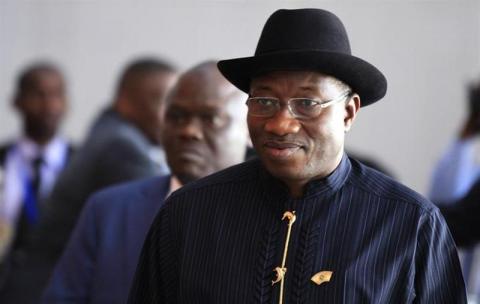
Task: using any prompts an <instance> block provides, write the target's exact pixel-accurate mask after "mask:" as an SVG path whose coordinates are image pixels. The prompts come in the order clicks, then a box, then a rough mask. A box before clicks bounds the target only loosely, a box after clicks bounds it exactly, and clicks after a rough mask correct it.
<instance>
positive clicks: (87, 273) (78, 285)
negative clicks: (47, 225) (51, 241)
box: [42, 196, 97, 304]
mask: <svg viewBox="0 0 480 304" xmlns="http://www.w3.org/2000/svg"><path fill="white" fill-rule="evenodd" d="M96 202H97V201H96V197H95V196H93V197H92V199H90V200H89V201H88V202H87V204H86V206H85V208H84V210H83V211H82V214H81V216H80V218H79V221H78V223H77V225H76V227H75V229H74V231H73V234H72V237H71V239H70V241H69V243H68V245H67V247H66V249H65V251H64V253H63V255H62V257H61V258H60V260H59V261H58V263H57V265H56V267H55V270H54V272H53V274H52V277H51V279H50V282H49V284H48V286H47V288H46V290H45V292H44V295H43V298H42V303H49V304H50V303H51V304H54V303H66V302H69V303H70V302H72V303H87V302H88V300H89V297H90V293H91V286H92V281H93V273H94V264H95V260H96V256H97V247H96V235H97V223H96V220H95V217H96V212H95V206H96Z"/></svg>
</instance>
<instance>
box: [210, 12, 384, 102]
mask: <svg viewBox="0 0 480 304" xmlns="http://www.w3.org/2000/svg"><path fill="white" fill-rule="evenodd" d="M218 68H219V69H220V71H221V72H222V74H223V75H224V76H225V77H226V78H227V79H228V80H229V81H230V82H231V83H233V84H234V85H235V86H236V87H238V88H239V89H240V90H242V91H244V92H246V93H248V91H249V89H250V81H251V79H252V78H253V77H255V76H258V75H262V74H265V73H268V72H272V71H280V70H297V71H298V70H306V71H318V72H321V73H324V74H327V75H331V76H333V77H335V78H337V79H339V80H341V81H343V82H344V83H346V84H348V85H349V86H350V87H351V88H352V89H353V91H354V92H356V93H358V94H359V95H360V98H361V100H362V106H366V105H369V104H372V103H374V102H375V101H377V100H379V99H381V98H382V97H383V96H385V93H386V91H387V80H386V78H385V76H383V74H382V73H381V72H380V71H379V70H378V69H377V68H376V67H374V66H373V65H371V64H370V63H368V62H366V61H365V60H362V59H360V58H358V57H355V56H352V53H351V50H350V43H349V41H348V36H347V32H346V30H345V27H344V26H343V24H342V22H341V21H340V19H339V18H338V17H337V16H335V15H334V14H332V13H330V12H328V11H325V10H321V9H296V10H286V9H281V10H278V11H276V12H275V13H273V14H272V15H271V16H270V18H268V20H267V23H266V24H265V26H264V27H263V31H262V34H261V36H260V39H259V41H258V44H257V49H256V51H255V55H254V56H252V57H244V58H236V59H230V60H222V61H219V62H218Z"/></svg>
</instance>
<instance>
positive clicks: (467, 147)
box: [429, 140, 480, 203]
mask: <svg viewBox="0 0 480 304" xmlns="http://www.w3.org/2000/svg"><path fill="white" fill-rule="evenodd" d="M479 171H480V169H479V167H478V166H477V164H476V163H475V161H474V146H473V141H472V140H463V141H461V140H457V141H455V142H453V143H452V144H451V145H450V146H449V148H448V149H447V151H445V153H444V154H443V156H442V158H441V159H440V160H439V162H438V163H437V165H436V167H435V169H434V171H433V175H432V184H431V186H430V191H429V197H430V199H432V200H433V201H435V202H444V203H447V202H451V201H455V200H457V199H458V198H460V197H462V196H463V195H465V194H466V193H467V191H468V190H469V189H470V187H471V186H472V184H473V182H474V181H475V180H476V178H477V177H478V174H479Z"/></svg>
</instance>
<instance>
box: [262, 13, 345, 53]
mask: <svg viewBox="0 0 480 304" xmlns="http://www.w3.org/2000/svg"><path fill="white" fill-rule="evenodd" d="M295 50H299V51H300V50H321V51H327V52H334V53H344V54H348V55H351V50H350V43H349V41H348V36H347V32H346V30H345V27H344V26H343V23H342V22H341V21H340V19H339V18H338V17H337V16H335V15H334V14H332V13H330V12H328V11H325V10H321V9H311V8H310V9H308V8H307V9H295V10H287V9H281V10H277V11H276V12H275V13H273V14H272V15H271V16H270V18H268V20H267V22H266V23H265V26H264V27H263V31H262V34H261V36H260V39H259V41H258V44H257V49H256V51H255V55H262V54H268V53H276V52H282V51H295Z"/></svg>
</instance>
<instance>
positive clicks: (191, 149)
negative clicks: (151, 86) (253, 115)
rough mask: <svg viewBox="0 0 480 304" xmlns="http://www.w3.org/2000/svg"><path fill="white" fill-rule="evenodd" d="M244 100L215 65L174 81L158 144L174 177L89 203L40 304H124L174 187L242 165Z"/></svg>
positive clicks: (114, 189)
mask: <svg viewBox="0 0 480 304" xmlns="http://www.w3.org/2000/svg"><path fill="white" fill-rule="evenodd" d="M244 99H245V94H243V93H242V92H241V91H240V90H238V89H237V88H235V87H234V86H233V85H231V84H230V83H229V82H228V81H227V80H226V79H225V78H224V77H223V76H222V75H221V74H220V72H219V71H218V69H217V66H216V63H215V62H213V61H210V62H205V63H202V64H200V65H198V66H196V67H194V68H192V69H191V70H189V71H187V72H186V73H185V74H183V76H182V77H181V78H180V80H179V82H178V83H177V84H176V86H175V87H174V89H173V90H172V93H171V94H170V95H169V98H168V108H167V112H166V119H165V126H164V129H163V131H164V144H165V149H166V152H167V160H168V163H169V165H170V168H171V171H172V175H166V176H160V177H154V178H149V179H146V180H141V181H135V182H130V183H126V184H122V185H119V186H114V187H112V188H109V189H106V190H103V191H101V192H99V193H97V194H95V195H93V196H92V197H91V199H90V200H89V202H88V203H87V204H86V207H85V208H84V210H83V212H82V216H81V217H80V219H79V222H78V224H77V226H76V228H75V230H74V232H73V234H72V238H71V240H70V242H69V245H68V246H67V248H66V250H65V252H64V254H63V256H62V258H61V259H60V261H59V263H58V264H57V267H56V269H55V271H54V273H53V277H52V279H51V281H50V285H49V287H48V288H47V290H46V293H45V296H44V299H43V301H44V303H66V302H68V301H71V302H74V303H99V304H101V303H125V302H126V301H127V295H128V291H129V289H130V284H131V281H132V279H133V275H134V271H135V268H136V265H137V260H138V256H139V254H140V250H141V247H142V244H143V241H144V239H145V235H146V234H147V231H148V228H149V227H150V223H151V222H152V220H153V217H154V216H155V214H156V212H157V211H158V209H159V208H160V207H161V206H162V204H163V200H164V199H165V197H166V196H167V195H168V193H170V192H172V191H174V190H175V189H176V188H178V187H179V186H180V185H182V184H185V183H188V182H190V181H194V180H197V179H199V178H202V177H204V176H207V175H209V174H211V173H214V172H216V171H218V170H221V169H225V168H226V167H229V166H232V165H235V164H237V163H239V162H242V161H243V159H244V158H245V152H246V148H247V143H248V141H249V137H248V130H247V126H246V122H245V116H246V107H245V105H244V104H243V102H241V101H242V100H244Z"/></svg>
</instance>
